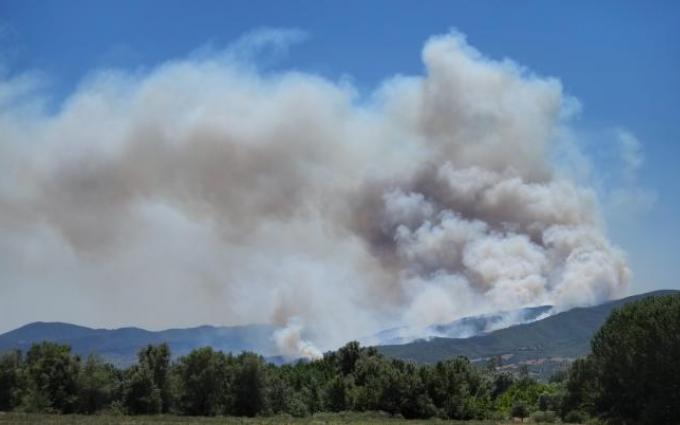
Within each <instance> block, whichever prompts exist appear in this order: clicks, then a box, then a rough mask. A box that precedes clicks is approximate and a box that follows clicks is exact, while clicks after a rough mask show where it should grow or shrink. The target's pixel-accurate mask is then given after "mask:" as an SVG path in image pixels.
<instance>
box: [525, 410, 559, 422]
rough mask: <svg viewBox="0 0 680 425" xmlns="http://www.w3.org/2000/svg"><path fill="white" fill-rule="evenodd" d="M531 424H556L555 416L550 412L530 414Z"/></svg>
mask: <svg viewBox="0 0 680 425" xmlns="http://www.w3.org/2000/svg"><path fill="white" fill-rule="evenodd" d="M531 420H532V421H533V422H541V423H548V424H552V423H555V422H557V414H556V413H555V412H554V411H552V410H546V411H538V412H534V413H532V414H531Z"/></svg>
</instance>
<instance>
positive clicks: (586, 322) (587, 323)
mask: <svg viewBox="0 0 680 425" xmlns="http://www.w3.org/2000/svg"><path fill="white" fill-rule="evenodd" d="M678 293H680V291H675V290H661V291H655V292H649V293H645V294H639V295H633V296H630V297H627V298H623V299H619V300H615V301H610V302H607V303H604V304H600V305H597V306H594V307H582V308H574V309H572V310H568V311H565V312H562V313H558V314H555V315H553V316H550V317H547V318H545V319H541V320H537V321H534V322H531V323H526V324H521V325H516V326H511V327H508V328H505V329H499V330H497V331H493V332H491V333H488V334H485V335H477V336H473V337H470V338H457V339H456V338H432V339H429V340H418V341H414V342H411V343H408V344H401V345H384V346H380V347H379V349H380V351H381V352H382V353H383V354H385V355H387V356H390V357H395V358H400V359H404V360H414V361H416V362H421V363H434V362H437V361H439V360H444V359H447V358H451V357H456V356H465V357H468V358H469V359H471V360H473V361H483V360H486V359H489V358H492V357H501V359H502V360H501V363H502V365H505V366H504V367H506V368H514V367H516V366H518V365H520V364H527V365H528V366H529V367H530V369H531V370H533V371H534V372H537V373H538V374H540V375H546V374H549V373H550V372H551V371H552V370H554V369H555V368H559V367H560V366H561V365H563V364H564V363H565V362H568V361H571V360H573V359H575V358H578V357H582V356H584V355H586V354H587V353H588V352H589V351H590V340H591V338H592V336H593V335H594V333H595V332H596V331H597V330H598V329H599V328H600V327H601V326H602V325H603V324H604V322H605V321H606V320H607V317H609V314H610V313H611V312H612V311H613V310H614V309H615V308H619V307H621V306H623V305H624V304H626V303H628V302H631V301H636V300H639V299H642V298H646V297H649V296H660V295H670V294H678Z"/></svg>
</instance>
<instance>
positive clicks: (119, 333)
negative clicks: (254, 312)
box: [0, 322, 277, 366]
mask: <svg viewBox="0 0 680 425" xmlns="http://www.w3.org/2000/svg"><path fill="white" fill-rule="evenodd" d="M275 329H276V328H275V327H273V326H270V325H247V326H232V327H215V326H200V327H196V328H187V329H168V330H164V331H158V332H154V331H147V330H144V329H139V328H120V329H91V328H87V327H83V326H77V325H71V324H68V323H56V322H49V323H46V322H35V323H31V324H28V325H26V326H22V327H20V328H18V329H15V330H13V331H10V332H7V333H5V334H2V335H0V352H3V351H6V350H10V349H20V350H23V351H26V350H28V349H29V348H30V347H31V344H33V343H35V342H40V341H52V342H59V343H62V344H68V345H70V346H71V348H72V350H73V352H75V353H77V354H80V355H81V356H83V357H84V356H87V355H89V354H90V353H96V354H98V355H99V356H101V357H102V358H104V359H106V360H108V361H110V362H112V363H114V364H116V365H118V366H127V365H129V364H131V363H133V362H134V361H136V356H137V352H138V351H139V349H140V348H142V347H144V346H145V345H147V344H160V343H162V342H167V343H168V344H169V345H170V348H171V350H172V352H173V354H174V355H175V356H181V355H184V354H187V353H189V352H190V351H191V350H193V349H195V348H198V347H204V346H211V347H213V348H215V349H217V350H222V351H231V352H241V351H256V352H258V353H261V354H263V355H265V356H270V355H275V354H277V350H276V346H275V344H274V342H273V341H272V338H271V336H272V333H273V332H274V330H275ZM274 360H277V359H274Z"/></svg>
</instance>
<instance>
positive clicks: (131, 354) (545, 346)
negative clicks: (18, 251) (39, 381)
mask: <svg viewBox="0 0 680 425" xmlns="http://www.w3.org/2000/svg"><path fill="white" fill-rule="evenodd" d="M666 294H680V291H677V290H660V291H653V292H649V293H645V294H637V295H633V296H630V297H626V298H622V299H619V300H613V301H609V302H606V303H603V304H600V305H597V306H592V307H577V308H574V309H571V310H568V311H565V312H561V313H557V314H554V315H551V316H548V317H546V318H541V319H538V320H533V319H536V318H538V317H539V314H540V313H541V312H545V311H547V309H548V308H549V306H539V307H531V308H529V310H530V314H529V316H527V317H529V318H530V319H531V320H530V321H529V323H524V324H517V325H513V326H509V327H506V328H503V329H498V330H493V331H489V332H484V333H482V334H480V335H474V336H470V337H466V338H445V337H444V338H442V337H431V338H430V337H428V338H427V339H417V340H415V341H412V342H408V343H404V344H383V345H379V346H377V347H378V349H379V350H380V351H381V352H382V353H383V354H385V355H387V356H389V357H394V358H400V359H404V360H412V361H416V362H424V363H432V362H436V361H439V360H443V359H446V358H451V357H456V356H460V355H462V356H466V357H468V358H470V359H471V360H473V361H475V362H480V361H482V360H485V359H488V358H490V357H497V358H500V359H502V361H503V362H504V363H505V365H504V366H502V367H508V368H511V367H514V366H516V365H519V364H529V365H530V366H532V368H533V369H535V370H539V372H541V371H542V370H543V369H546V368H547V369H551V368H552V369H554V368H555V367H557V366H556V364H557V363H560V362H564V361H570V360H572V359H573V358H576V357H580V356H582V355H585V354H586V353H587V351H588V349H589V344H590V338H591V337H592V334H593V333H594V332H595V331H596V330H597V329H598V328H599V327H600V326H601V325H602V323H604V321H605V320H606V318H607V317H608V315H609V313H611V310H613V309H614V308H616V307H618V306H620V305H623V304H625V303H626V302H630V301H633V300H636V299H641V298H645V297H648V296H658V295H666ZM489 317H493V315H482V316H474V317H468V318H462V319H459V320H456V321H453V322H450V323H448V324H442V325H435V327H434V328H433V329H437V330H438V331H441V332H447V331H450V328H451V327H452V326H459V325H460V324H464V325H466V326H468V325H470V326H472V327H473V328H474V326H476V325H478V324H476V323H475V322H474V321H475V320H482V321H484V320H488V319H489ZM492 320H495V319H492ZM482 325H484V326H485V324H482ZM276 329H278V328H277V327H276V326H273V325H266V324H254V325H242V326H212V325H202V326H196V327H191V328H170V329H165V330H161V331H150V330H146V329H143V328H139V327H134V326H128V327H122V328H114V329H107V328H89V327H86V326H81V325H75V324H71V323H65V322H32V323H29V324H26V325H24V326H21V327H19V328H16V329H13V330H11V331H8V332H6V333H4V334H0V352H3V351H7V350H10V349H20V350H22V351H26V350H28V349H29V348H30V346H31V344H33V343H35V342H40V341H43V340H47V341H52V342H58V343H62V344H69V345H70V346H71V347H72V350H73V352H74V353H76V354H79V355H81V356H83V357H85V356H87V355H89V354H91V353H95V354H98V355H99V356H101V357H102V358H104V359H106V360H108V361H110V362H112V363H114V364H116V365H117V366H127V365H129V364H132V363H133V362H134V361H135V360H136V355H137V352H138V351H139V349H141V348H142V347H144V346H145V345H148V344H159V343H162V342H167V343H168V344H169V346H170V348H171V350H172V352H173V354H174V355H175V356H182V355H185V354H187V353H189V352H190V351H191V350H193V349H195V348H198V347H202V346H211V347H213V348H214V349H216V350H222V351H230V352H241V351H255V352H258V353H260V354H262V355H263V356H265V357H266V358H268V359H269V360H270V361H272V362H274V363H281V362H283V360H282V358H281V356H280V353H279V352H278V350H277V348H276V344H275V343H274V341H273V339H272V334H273V332H274V331H275V330H276ZM390 331H392V329H388V330H386V331H383V332H390ZM541 373H542V372H541Z"/></svg>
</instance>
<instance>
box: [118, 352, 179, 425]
mask: <svg viewBox="0 0 680 425" xmlns="http://www.w3.org/2000/svg"><path fill="white" fill-rule="evenodd" d="M137 358H138V362H137V364H136V365H134V366H132V367H131V368H130V369H128V370H127V372H126V374H125V383H124V396H123V399H124V404H125V406H126V407H127V409H128V412H129V413H132V414H157V413H162V412H167V411H169V410H170V407H171V401H172V398H173V397H172V393H171V388H172V387H171V385H170V376H169V375H170V374H169V369H170V348H169V347H168V345H167V344H160V345H155V346H154V345H148V346H146V347H144V348H142V349H141V350H140V351H139V353H138V354H137Z"/></svg>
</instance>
